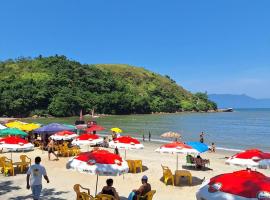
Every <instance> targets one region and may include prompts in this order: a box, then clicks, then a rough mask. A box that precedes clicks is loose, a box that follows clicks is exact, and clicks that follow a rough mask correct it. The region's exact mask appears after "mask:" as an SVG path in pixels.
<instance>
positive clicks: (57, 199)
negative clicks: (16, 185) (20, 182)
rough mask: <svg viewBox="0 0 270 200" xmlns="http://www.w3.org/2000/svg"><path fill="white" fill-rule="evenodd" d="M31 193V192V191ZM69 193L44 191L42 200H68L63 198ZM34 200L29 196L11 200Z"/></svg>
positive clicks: (51, 190)
mask: <svg viewBox="0 0 270 200" xmlns="http://www.w3.org/2000/svg"><path fill="white" fill-rule="evenodd" d="M29 193H30V191H29ZM65 193H69V191H55V189H43V190H42V192H41V198H40V199H42V200H66V198H63V197H61V195H62V194H65ZM27 199H32V195H31V194H29V195H27V196H17V197H12V198H9V200H27Z"/></svg>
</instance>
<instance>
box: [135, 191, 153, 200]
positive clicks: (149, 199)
mask: <svg viewBox="0 0 270 200" xmlns="http://www.w3.org/2000/svg"><path fill="white" fill-rule="evenodd" d="M155 193H156V190H151V191H149V192H147V193H146V194H145V195H144V196H138V197H137V200H152V199H153V196H154V194H155Z"/></svg>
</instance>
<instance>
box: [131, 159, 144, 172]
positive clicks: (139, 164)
mask: <svg viewBox="0 0 270 200" xmlns="http://www.w3.org/2000/svg"><path fill="white" fill-rule="evenodd" d="M137 168H140V171H141V172H142V171H143V169H142V160H134V167H133V172H134V173H137Z"/></svg>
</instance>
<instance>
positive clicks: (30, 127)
mask: <svg viewBox="0 0 270 200" xmlns="http://www.w3.org/2000/svg"><path fill="white" fill-rule="evenodd" d="M39 127H40V125H39V124H34V123H31V124H23V125H22V126H21V127H20V129H21V130H23V131H32V130H35V129H37V128H39Z"/></svg>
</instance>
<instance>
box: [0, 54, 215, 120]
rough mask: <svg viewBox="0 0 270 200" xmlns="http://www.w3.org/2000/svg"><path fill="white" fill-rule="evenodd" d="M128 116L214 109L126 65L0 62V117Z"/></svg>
mask: <svg viewBox="0 0 270 200" xmlns="http://www.w3.org/2000/svg"><path fill="white" fill-rule="evenodd" d="M93 108H94V109H95V111H96V112H97V113H104V114H132V113H152V112H176V111H193V110H194V111H208V110H213V109H216V104H215V103H213V102H211V101H209V100H208V97H207V95H206V94H204V93H197V94H191V93H190V92H188V91H186V90H185V89H183V88H182V87H180V86H179V85H177V84H176V83H175V81H173V80H171V79H170V77H168V76H161V75H159V74H156V73H153V72H150V71H148V70H145V69H143V68H137V67H133V66H128V65H103V64H100V65H82V64H80V63H79V62H76V61H72V60H68V59H67V58H66V57H65V56H51V57H42V56H39V57H37V58H34V59H30V58H19V59H16V60H7V61H3V62H0V116H1V115H6V116H15V117H18V116H21V117H24V116H29V115H35V114H37V115H48V114H50V115H53V116H73V115H78V114H79V112H80V110H81V109H82V110H83V112H84V113H88V112H89V111H90V110H91V109H93Z"/></svg>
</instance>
